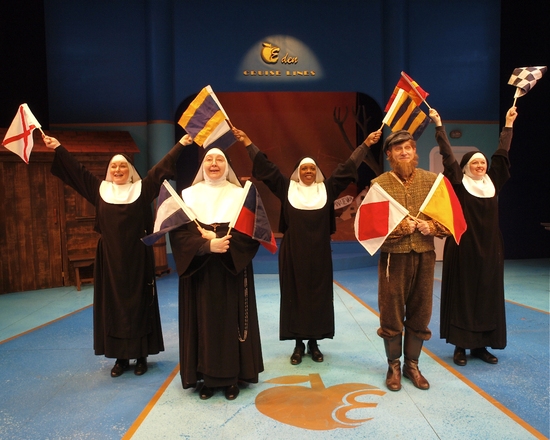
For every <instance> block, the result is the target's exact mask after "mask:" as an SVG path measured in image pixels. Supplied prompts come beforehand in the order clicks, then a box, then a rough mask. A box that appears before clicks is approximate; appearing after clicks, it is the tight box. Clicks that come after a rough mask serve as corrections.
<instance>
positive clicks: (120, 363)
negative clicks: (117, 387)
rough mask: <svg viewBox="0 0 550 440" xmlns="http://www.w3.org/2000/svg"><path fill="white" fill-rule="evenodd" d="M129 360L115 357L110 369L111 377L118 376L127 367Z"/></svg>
mask: <svg viewBox="0 0 550 440" xmlns="http://www.w3.org/2000/svg"><path fill="white" fill-rule="evenodd" d="M129 365H130V362H129V361H128V359H117V360H116V362H115V366H114V367H113V368H112V369H111V377H118V376H120V375H121V374H122V373H124V371H125V370H126V369H127V368H128V366H129Z"/></svg>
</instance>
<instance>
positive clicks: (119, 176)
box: [109, 160, 130, 185]
mask: <svg viewBox="0 0 550 440" xmlns="http://www.w3.org/2000/svg"><path fill="white" fill-rule="evenodd" d="M109 174H110V176H111V179H112V181H113V183H115V184H117V185H124V184H125V183H127V182H128V178H129V177H130V167H129V166H128V162H127V161H125V160H113V161H112V162H111V165H110V166H109Z"/></svg>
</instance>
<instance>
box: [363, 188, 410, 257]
mask: <svg viewBox="0 0 550 440" xmlns="http://www.w3.org/2000/svg"><path fill="white" fill-rule="evenodd" d="M408 214H409V211H408V210H407V209H406V208H404V207H403V206H402V205H401V204H400V203H398V202H397V201H396V200H395V199H394V198H393V197H392V196H390V195H389V194H388V193H387V192H386V191H385V190H384V189H383V188H382V187H381V186H380V185H379V184H378V183H374V184H373V185H372V186H371V187H370V189H369V192H368V193H367V195H366V197H365V198H364V200H363V203H361V206H359V209H358V210H357V215H356V216H355V238H357V240H358V241H359V243H361V244H362V245H363V247H364V248H365V249H366V250H367V251H368V252H369V254H371V255H374V254H375V253H376V251H377V250H378V249H379V248H380V246H382V244H383V243H384V241H385V240H386V237H387V236H388V235H390V233H391V232H392V231H393V230H394V229H395V227H396V226H397V225H398V224H399V223H400V222H401V220H403V219H404V218H405V216H407V215H408Z"/></svg>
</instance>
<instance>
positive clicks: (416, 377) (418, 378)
mask: <svg viewBox="0 0 550 440" xmlns="http://www.w3.org/2000/svg"><path fill="white" fill-rule="evenodd" d="M403 376H405V377H406V378H407V379H409V380H410V381H411V382H412V383H413V385H414V386H415V387H416V388H419V389H421V390H427V389H429V388H430V384H429V382H428V381H427V380H426V378H425V377H424V376H422V373H421V372H420V370H419V369H418V361H415V360H413V359H407V358H405V364H404V365H403Z"/></svg>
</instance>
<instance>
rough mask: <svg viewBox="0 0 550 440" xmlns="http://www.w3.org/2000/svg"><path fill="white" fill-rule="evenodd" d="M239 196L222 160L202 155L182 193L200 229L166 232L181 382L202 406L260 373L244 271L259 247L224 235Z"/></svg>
mask: <svg viewBox="0 0 550 440" xmlns="http://www.w3.org/2000/svg"><path fill="white" fill-rule="evenodd" d="M243 192H244V188H243V187H242V186H241V184H240V182H239V181H238V179H237V177H236V175H235V173H234V172H233V170H232V168H231V166H230V164H229V162H228V161H227V158H226V156H225V154H224V153H223V152H222V151H221V150H219V149H218V148H212V149H209V150H207V152H206V154H205V156H204V159H203V162H202V164H201V167H200V169H199V172H198V173H197V176H196V177H195V180H194V181H193V183H192V185H191V186H190V187H189V188H186V189H184V190H183V191H182V199H183V201H184V202H185V204H186V205H187V206H188V207H189V208H191V210H192V211H193V213H194V214H195V215H196V219H197V221H198V223H199V225H200V226H197V224H196V223H194V222H190V223H187V224H186V225H183V226H181V227H179V228H178V229H174V230H172V231H171V232H170V243H171V246H172V251H173V254H174V259H175V261H176V267H177V271H178V275H179V334H180V342H179V344H180V375H181V382H182V386H183V388H184V389H186V388H191V387H196V388H197V389H198V390H199V396H200V398H201V399H203V400H205V399H209V398H210V397H212V395H213V394H214V391H215V390H216V389H217V388H224V389H225V397H226V398H227V399H228V400H233V399H235V398H236V397H237V396H238V394H239V385H238V383H239V381H241V382H247V383H257V382H258V376H259V373H261V372H262V371H263V369H264V367H263V359H262V350H261V343H260V329H259V325H258V314H257V308H256V294H255V290H254V273H253V270H252V259H253V258H254V256H255V255H256V252H257V250H258V246H259V242H258V241H257V240H254V239H252V238H251V237H249V236H248V235H245V234H242V233H240V232H239V231H237V230H235V229H232V230H231V231H230V232H229V223H230V222H231V221H232V220H233V219H235V218H236V216H237V215H238V213H239V211H240V208H241V206H242V200H243V194H244V193H243Z"/></svg>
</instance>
